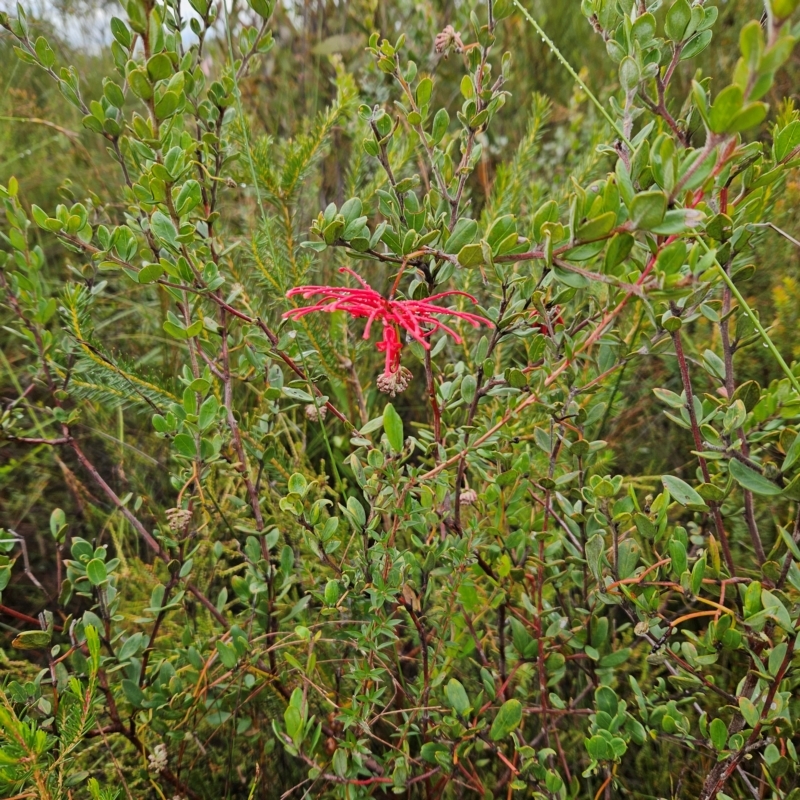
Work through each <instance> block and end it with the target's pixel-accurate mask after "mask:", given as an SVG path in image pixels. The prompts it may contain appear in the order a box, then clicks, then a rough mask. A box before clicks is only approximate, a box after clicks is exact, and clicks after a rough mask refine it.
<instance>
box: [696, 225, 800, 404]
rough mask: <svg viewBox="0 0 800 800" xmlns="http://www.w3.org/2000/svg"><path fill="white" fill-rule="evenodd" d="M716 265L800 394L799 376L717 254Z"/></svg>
mask: <svg viewBox="0 0 800 800" xmlns="http://www.w3.org/2000/svg"><path fill="white" fill-rule="evenodd" d="M697 241H698V242H700V246H701V247H702V248H703V250H705V251H706V253H709V254H711V253H713V252H714V251H712V250H711V248H710V247H709V246H708V245H707V244H706V243H705V241H704V240H703V239H702V238H700V237H699V236H698V237H697ZM714 266H715V267H716V268H717V270H718V271H719V274H720V275H721V276H722V280H724V281H725V283H726V284H727V285H728V288H729V289H730V290H731V293H732V294H733V296H734V297H735V298H736V302H737V303H739V305H740V306H741V307H742V310H743V311H744V312H745V314H747V316H748V317H750V321H751V322H752V323H753V325H754V327H755V329H756V330H757V331H758V333H759V335H760V336H761V338H762V340H763V341H764V344H766V346H767V347H768V348H769V351H770V353H772V355H773V356H774V358H775V360H776V361H777V362H778V364H779V365H780V368H781V369H782V370H783V373H784V375H786V377H787V378H788V379H789V383H791V384H792V387H793V388H794V390H795V391H796V392H797V393H798V394H800V383H798V380H797V377H796V376H795V374H794V373H793V372H792V370H791V368H790V367H789V365H788V364H787V363H786V362H785V361H784V359H783V356H782V355H781V354H780V351H779V350H778V348H777V347H776V346H775V343H774V342H773V341H772V339H771V338H770V335H769V334H768V333H767V331H766V329H765V328H764V326H763V325H762V324H761V322H760V321H759V319H758V316H756V313H755V312H754V311H753V309H752V308H750V306H749V305H748V304H747V301H746V300H745V299H744V297H742V294H741V292H740V291H739V290H738V289H737V288H736V284H735V283H734V282H733V279H732V278H731V276H730V275H728V273H727V272H726V271H725V270H724V268H723V267H722V265H721V264H720V263H719V261H718V260H717V258H716V256H715V257H714Z"/></svg>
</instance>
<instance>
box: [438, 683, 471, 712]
mask: <svg viewBox="0 0 800 800" xmlns="http://www.w3.org/2000/svg"><path fill="white" fill-rule="evenodd" d="M444 694H445V697H446V698H447V704H448V705H449V706H450V708H452V709H453V710H454V711H455V712H456V714H459V715H460V716H462V717H465V716H466V715H467V714H468V713H469V711H470V709H471V706H470V703H469V697H468V696H467V690H466V689H465V688H464V686H463V684H462V683H461V682H460V681H457V680H456V679H455V678H451V679H450V680H449V681H448V682H447V685H446V686H445V687H444Z"/></svg>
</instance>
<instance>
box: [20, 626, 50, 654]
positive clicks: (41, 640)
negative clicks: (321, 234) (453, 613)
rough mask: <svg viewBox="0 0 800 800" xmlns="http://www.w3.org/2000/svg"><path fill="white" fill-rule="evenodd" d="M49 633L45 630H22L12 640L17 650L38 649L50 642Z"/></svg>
mask: <svg viewBox="0 0 800 800" xmlns="http://www.w3.org/2000/svg"><path fill="white" fill-rule="evenodd" d="M50 638H51V635H50V633H48V632H47V631H23V632H22V633H20V634H19V635H18V636H17V637H16V638H15V639H14V641H13V642H11V646H12V647H16V648H17V650H40V649H42V648H44V647H47V646H48V645H49V644H50Z"/></svg>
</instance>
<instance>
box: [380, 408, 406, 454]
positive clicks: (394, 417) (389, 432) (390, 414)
mask: <svg viewBox="0 0 800 800" xmlns="http://www.w3.org/2000/svg"><path fill="white" fill-rule="evenodd" d="M383 430H384V431H386V438H387V439H388V440H389V446H390V447H391V448H392V450H394V452H395V453H399V452H400V451H401V450H402V449H403V420H402V419H400V415H399V414H398V413H397V411H395V408H394V406H393V405H392V404H391V403H387V404H386V408H384V409H383Z"/></svg>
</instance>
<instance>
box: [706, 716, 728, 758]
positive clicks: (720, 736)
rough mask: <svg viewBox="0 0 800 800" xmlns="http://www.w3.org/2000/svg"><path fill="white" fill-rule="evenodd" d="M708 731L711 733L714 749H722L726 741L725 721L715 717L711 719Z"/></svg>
mask: <svg viewBox="0 0 800 800" xmlns="http://www.w3.org/2000/svg"><path fill="white" fill-rule="evenodd" d="M709 732H710V733H711V743H712V744H713V745H714V748H715V749H716V750H724V749H725V745H726V744H727V743H728V729H727V728H726V727H725V723H724V722H723V721H722V720H721V719H720V718H719V717H717V718H716V719H715V720H712V722H711V725H710V726H709Z"/></svg>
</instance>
